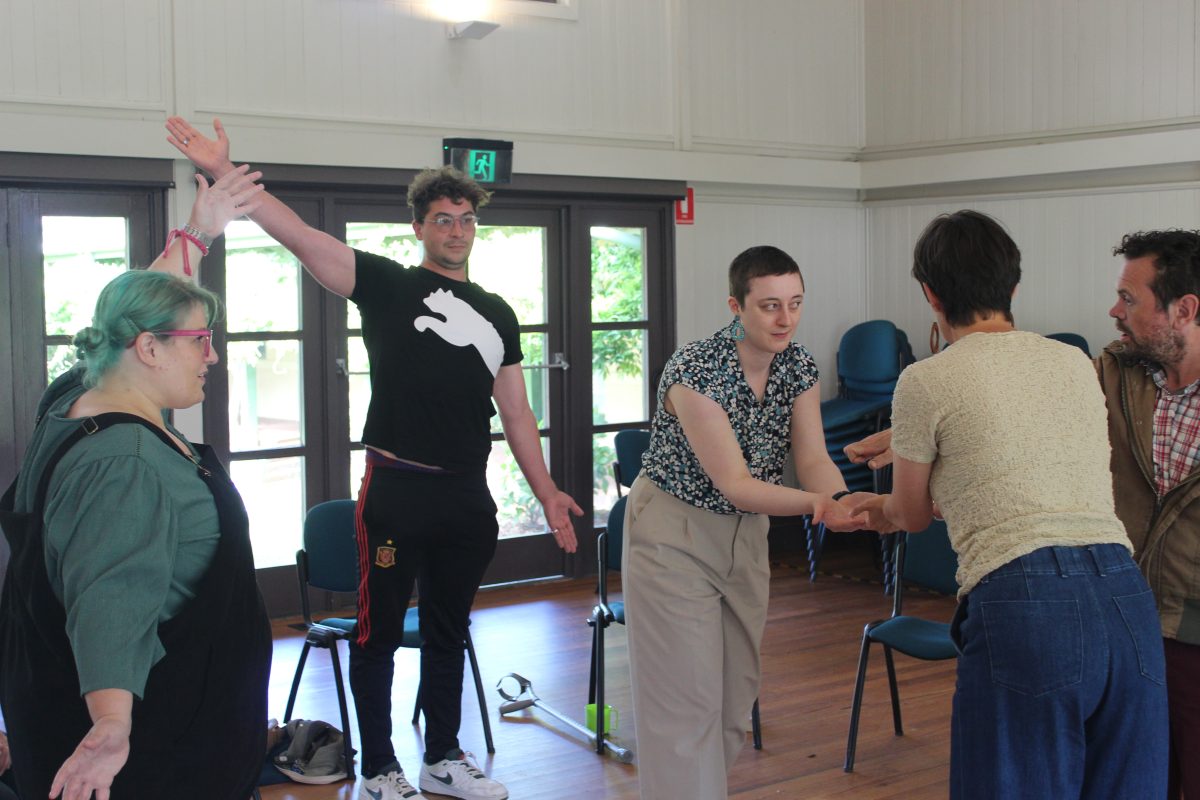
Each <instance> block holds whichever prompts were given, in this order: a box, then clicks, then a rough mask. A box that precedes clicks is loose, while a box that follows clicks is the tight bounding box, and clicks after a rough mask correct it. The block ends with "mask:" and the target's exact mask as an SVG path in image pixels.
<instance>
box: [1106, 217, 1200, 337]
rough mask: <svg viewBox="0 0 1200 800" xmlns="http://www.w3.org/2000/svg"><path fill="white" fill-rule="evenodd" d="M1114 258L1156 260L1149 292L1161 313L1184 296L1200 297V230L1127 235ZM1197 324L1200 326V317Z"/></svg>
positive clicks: (1172, 230)
mask: <svg viewBox="0 0 1200 800" xmlns="http://www.w3.org/2000/svg"><path fill="white" fill-rule="evenodd" d="M1113 255H1114V256H1125V260H1126V261H1133V260H1134V259H1137V258H1145V257H1146V256H1151V257H1153V264H1154V280H1152V281H1151V282H1150V291H1152V292H1154V299H1155V300H1156V301H1157V302H1158V308H1159V310H1160V311H1165V310H1166V308H1167V306H1169V305H1170V304H1171V303H1172V302H1173V301H1175V300H1178V299H1179V298H1181V297H1183V296H1184V295H1185V294H1194V295H1197V296H1200V231H1185V230H1179V229H1171V230H1166V231H1138V232H1137V233H1127V234H1125V236H1123V237H1121V243H1120V244H1119V245H1117V246H1116V247H1114V248H1113ZM1196 324H1198V325H1200V318H1197V320H1196Z"/></svg>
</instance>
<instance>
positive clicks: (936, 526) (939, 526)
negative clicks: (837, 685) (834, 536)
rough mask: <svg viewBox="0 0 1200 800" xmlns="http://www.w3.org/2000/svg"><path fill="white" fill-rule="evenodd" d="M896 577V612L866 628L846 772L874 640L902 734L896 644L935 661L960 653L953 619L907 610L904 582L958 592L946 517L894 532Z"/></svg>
mask: <svg viewBox="0 0 1200 800" xmlns="http://www.w3.org/2000/svg"><path fill="white" fill-rule="evenodd" d="M894 536H895V537H896V542H895V544H894V545H893V548H892V550H893V553H894V555H895V569H896V581H895V588H894V590H893V592H894V594H893V600H892V615H891V616H890V617H888V618H887V619H881V620H876V621H874V622H870V623H868V624H867V626H866V628H864V629H863V638H862V649H861V650H860V651H859V656H858V676H857V678H856V679H855V683H854V698H853V700H852V701H851V703H850V734H849V737H848V738H847V741H846V763H845V765H844V767H843V769H844V770H845V771H846V772H852V771H853V770H854V751H855V746H856V744H857V741H858V722H859V712H860V711H861V710H862V696H863V686H864V684H865V683H866V677H867V660H868V657H869V656H870V651H871V643H872V642H878V643H879V644H881V645H883V658H884V662H885V663H886V664H887V673H888V688H889V689H890V690H891V694H892V724H893V727H894V728H895V731H896V735H897V736H903V735H904V726H903V724H902V723H901V720H900V693H899V690H898V689H897V686H896V666H895V664H894V663H893V660H892V651H893V650H898V651H900V652H901V653H904V654H905V655H907V656H911V657H912V658H920V659H924V660H926V661H937V660H942V659H948V658H957V657H958V651H957V650H956V649H955V647H954V642H953V641H951V639H950V624H949V623H948V622H934V621H933V620H928V619H922V618H920V617H910V616H907V615H905V614H904V612H903V606H904V584H905V582H908V583H911V584H915V585H918V586H922V587H925V588H927V589H932V590H934V591H937V592H941V593H942V594H951V595H952V594H957V593H958V582H957V580H956V579H955V574H956V573H957V571H958V556H957V555H955V553H954V550H953V549H952V548H951V547H950V535H949V532H948V531H947V530H946V523H945V522H943V521H942V520H936V519H935V520H934V521H933V523H932V524H931V525H930V526H929V527H928V528H926V529H925V530H924V531H921V532H920V533H903V532H901V533H897V534H894Z"/></svg>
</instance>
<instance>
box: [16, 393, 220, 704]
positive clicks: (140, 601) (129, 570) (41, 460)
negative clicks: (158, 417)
mask: <svg viewBox="0 0 1200 800" xmlns="http://www.w3.org/2000/svg"><path fill="white" fill-rule="evenodd" d="M69 375H70V377H69V378H68V381H70V378H74V382H73V384H70V383H68V386H67V389H66V391H64V392H63V393H62V394H61V395H60V396H59V397H58V399H57V400H55V401H54V402H53V403H52V404H51V405H50V406H49V407H48V409H47V410H46V412H45V414H44V416H43V418H42V420H41V422H40V423H39V424H38V426H37V429H36V430H35V431H34V434H33V440H32V441H31V442H30V445H29V449H28V450H26V452H25V459H24V462H23V463H22V465H21V476H20V480H19V481H18V485H17V495H16V510H17V511H27V510H29V508H30V507H31V506H32V505H33V502H34V493H35V492H36V491H37V484H38V482H39V481H40V479H41V474H42V469H43V466H44V465H45V463H46V461H47V460H48V459H49V458H50V456H51V455H53V454H54V452H55V451H56V450H57V449H58V446H59V445H60V444H61V443H62V442H63V440H65V439H66V437H67V436H68V435H70V433H71V432H72V431H73V430H75V428H76V427H78V426H79V425H80V424H81V422H82V420H79V419H68V418H67V417H66V414H67V412H68V411H69V410H70V408H71V405H72V404H73V403H74V402H75V401H76V400H77V399H79V396H80V395H82V394H83V392H84V388H83V385H82V383H81V382H80V378H81V377H82V373H81V371H80V370H73V371H72V372H71V373H69ZM171 432H172V433H174V434H175V435H176V436H178V437H179V438H180V439H181V440H183V441H185V442H186V441H187V440H186V439H184V437H183V436H182V435H181V434H180V433H179V432H178V431H176V430H175V429H174V428H171ZM188 447H189V448H191V444H190V443H189V444H188ZM192 449H193V453H194V452H195V450H194V448H192ZM44 522H45V525H44V529H43V531H44V533H43V536H44V537H45V547H46V572H47V574H48V575H49V577H50V586H51V587H52V588H53V590H54V593H55V595H56V596H57V597H58V598H59V600H61V601H62V604H63V607H64V608H65V609H66V615H67V636H68V638H69V639H70V641H71V649H72V651H73V652H74V654H75V666H76V668H77V670H78V671H79V687H80V690H81V693H83V694H87V693H88V692H91V691H95V690H97V689H128V690H129V691H131V692H133V693H134V694H135V695H137V696H138V697H141V695H142V692H143V690H144V689H145V687H146V678H147V675H148V674H149V672H150V668H151V667H153V666H154V665H155V664H156V663H158V661H159V659H161V658H162V657H163V654H164V650H163V646H162V643H161V642H160V641H159V639H158V625H159V623H161V622H164V621H165V620H168V619H170V618H171V617H172V616H174V615H175V614H176V613H178V612H179V610H180V609H181V608H182V607H183V605H184V603H186V602H187V601H188V600H190V599H191V598H192V597H194V596H195V592H194V590H195V588H196V586H197V584H198V583H199V582H200V578H201V577H202V576H203V575H204V572H205V570H206V569H207V568H208V565H209V564H210V563H211V562H212V559H213V556H214V555H215V554H216V550H217V541H218V539H219V538H220V533H221V531H220V523H219V521H218V519H217V507H216V504H215V503H214V502H213V498H212V494H211V493H210V492H209V490H208V487H207V486H206V485H205V484H204V482H203V481H202V480H201V479H200V476H199V474H198V473H197V470H196V466H195V464H193V463H192V462H191V461H189V460H188V459H186V458H184V457H183V454H182V453H180V452H179V451H178V450H176V449H175V448H173V447H171V446H170V445H168V444H166V443H165V442H163V441H162V440H161V439H159V438H158V437H157V436H156V435H155V434H154V433H153V432H151V431H150V430H148V429H146V428H144V427H142V426H141V425H136V424H124V425H114V426H113V427H111V428H108V429H106V430H103V431H101V432H99V433H97V434H95V435H93V436H87V437H84V438H83V439H81V440H80V441H79V442H78V443H76V444H75V446H74V447H72V448H71V449H70V450H69V451H68V452H67V454H66V456H65V457H64V458H63V460H62V461H61V462H59V465H58V467H57V468H56V469H55V471H54V477H53V478H51V480H50V486H49V489H48V493H47V498H46V511H45V516H44Z"/></svg>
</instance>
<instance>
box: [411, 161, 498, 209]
mask: <svg viewBox="0 0 1200 800" xmlns="http://www.w3.org/2000/svg"><path fill="white" fill-rule="evenodd" d="M443 197H445V198H449V199H450V200H452V201H454V202H455V203H458V202H461V201H463V200H466V201H467V202H468V203H470V204H471V208H472V209H473V210H474V211H478V210H479V209H481V208H483V207H484V206H486V205H487V203H488V200H491V199H492V193H491V192H489V191H488V190H487V189H484V188H483V187H482V186H480V185H479V184H478V183H476V182H475V181H473V180H471V179H470V178H468V177H467V176H466V175H464V174H463V173H462V172H461V171H459V170H457V169H455V168H454V167H452V166H449V165H447V166H444V167H431V168H429V169H426V170H422V171H421V172H419V173H418V174H417V177H415V178H413V180H412V183H410V184H409V185H408V204H409V205H410V206H412V210H413V222H423V221H424V220H425V215H426V214H428V213H429V206H430V205H432V204H433V203H434V202H435V201H437V200H441V199H442V198H443Z"/></svg>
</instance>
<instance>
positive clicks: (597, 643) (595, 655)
mask: <svg viewBox="0 0 1200 800" xmlns="http://www.w3.org/2000/svg"><path fill="white" fill-rule="evenodd" d="M595 616H596V629H595V634H594V636H593V637H592V642H593V645H592V671H593V672H595V673H596V687H595V688H596V691H595V697H594V699H593V701H592V702H594V703H595V704H596V753H597V754H599V755H604V740H605V739H606V738H607V736H608V734H607V733H605V731H604V703H605V700H604V629H605V628H607V627H608V620H607V619H606V618H605V615H604V613H603V611H602V609H601V608H600V607H599V606H598V607H597V608H596V612H595Z"/></svg>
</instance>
